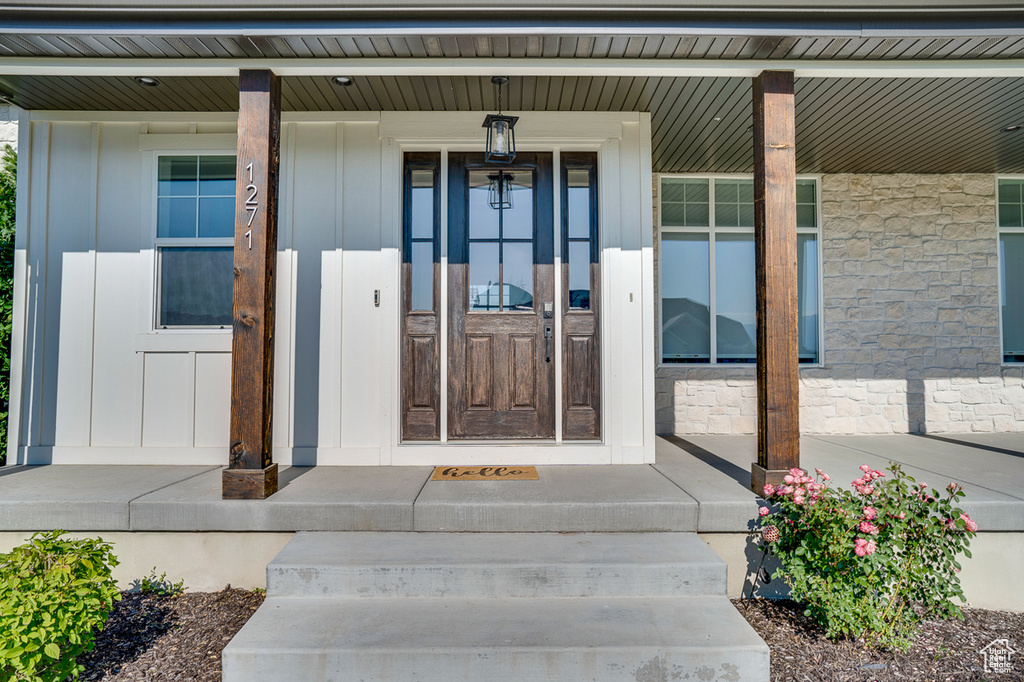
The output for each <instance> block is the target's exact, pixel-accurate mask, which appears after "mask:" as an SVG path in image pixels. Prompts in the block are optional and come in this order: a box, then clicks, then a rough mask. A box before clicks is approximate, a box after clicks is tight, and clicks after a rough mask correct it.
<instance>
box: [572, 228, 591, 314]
mask: <svg viewBox="0 0 1024 682" xmlns="http://www.w3.org/2000/svg"><path fill="white" fill-rule="evenodd" d="M569 307H570V308H572V309H574V310H590V241H589V240H588V241H571V242H569Z"/></svg>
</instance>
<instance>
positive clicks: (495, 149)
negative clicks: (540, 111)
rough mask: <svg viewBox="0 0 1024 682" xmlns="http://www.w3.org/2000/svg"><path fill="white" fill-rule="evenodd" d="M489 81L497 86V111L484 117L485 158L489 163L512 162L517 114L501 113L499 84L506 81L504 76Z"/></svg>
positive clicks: (514, 150)
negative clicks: (485, 131)
mask: <svg viewBox="0 0 1024 682" xmlns="http://www.w3.org/2000/svg"><path fill="white" fill-rule="evenodd" d="M491 82H492V83H494V84H495V85H497V86H498V113H497V114H488V115H487V117H486V118H485V119H484V125H483V127H484V128H487V152H486V153H485V155H484V158H485V160H487V161H489V162H491V163H512V160H513V159H515V158H516V136H515V130H514V129H515V125H516V121H518V120H519V117H518V116H505V115H504V114H502V113H501V86H503V85H505V84H506V83H508V78H506V77H505V76H495V77H494V78H492V79H491Z"/></svg>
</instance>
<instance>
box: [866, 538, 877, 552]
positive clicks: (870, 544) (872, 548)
mask: <svg viewBox="0 0 1024 682" xmlns="http://www.w3.org/2000/svg"><path fill="white" fill-rule="evenodd" d="M864 549H865V550H867V553H868V554H874V553H875V550H876V549H878V545H876V544H875V541H874V540H868V544H867V546H866V547H865V548H864Z"/></svg>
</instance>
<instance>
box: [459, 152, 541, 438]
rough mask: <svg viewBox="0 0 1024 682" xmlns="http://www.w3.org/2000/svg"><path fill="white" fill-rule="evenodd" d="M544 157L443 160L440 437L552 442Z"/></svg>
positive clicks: (471, 156)
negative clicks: (444, 349)
mask: <svg viewBox="0 0 1024 682" xmlns="http://www.w3.org/2000/svg"><path fill="white" fill-rule="evenodd" d="M552 179H553V173H552V168H551V154H547V153H533V154H530V153H520V154H518V155H517V156H516V159H515V162H514V163H513V164H511V165H509V166H499V165H495V164H488V163H485V162H484V160H483V155H482V154H450V155H449V157H448V187H449V190H448V191H449V196H448V313H449V324H448V434H449V437H451V438H480V439H486V438H500V439H511V438H554V435H555V408H554V405H555V402H554V401H555V398H554V393H555V390H554V389H555V372H554V367H555V358H554V352H555V338H554V326H555V319H554V302H555V301H554V258H553V252H554V241H553V239H554V233H553V225H552V222H553V221H552V201H553V190H552Z"/></svg>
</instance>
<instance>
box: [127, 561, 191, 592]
mask: <svg viewBox="0 0 1024 682" xmlns="http://www.w3.org/2000/svg"><path fill="white" fill-rule="evenodd" d="M132 587H134V588H137V589H138V590H139V592H141V593H142V594H155V595H157V596H158V597H177V596H179V595H181V594H182V593H183V592H185V581H184V580H179V581H178V582H176V583H172V582H171V581H170V580H168V579H167V572H166V571H165V572H163V573H161V574H160V575H157V574H156V566H154V567H153V569H152V570H151V571H150V572H149V575H147V576H146V577H144V578H141V579H139V580H136V581H135V582H134V584H133V585H132Z"/></svg>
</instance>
